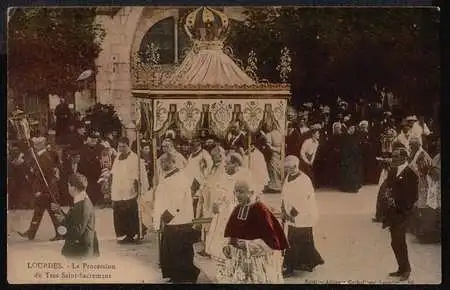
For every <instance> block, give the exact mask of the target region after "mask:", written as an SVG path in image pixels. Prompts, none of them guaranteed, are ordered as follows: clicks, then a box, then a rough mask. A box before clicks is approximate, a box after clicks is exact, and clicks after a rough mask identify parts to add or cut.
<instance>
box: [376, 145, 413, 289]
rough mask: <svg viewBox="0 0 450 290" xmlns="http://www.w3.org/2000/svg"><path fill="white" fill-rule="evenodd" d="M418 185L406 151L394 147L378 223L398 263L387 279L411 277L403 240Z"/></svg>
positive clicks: (406, 250) (403, 148)
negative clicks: (386, 233) (384, 230)
mask: <svg viewBox="0 0 450 290" xmlns="http://www.w3.org/2000/svg"><path fill="white" fill-rule="evenodd" d="M417 184H418V177H417V175H416V174H415V173H414V171H413V170H412V169H411V168H410V167H409V166H408V151H407V150H406V148H405V147H404V146H403V145H402V144H401V143H395V144H394V145H393V150H392V163H391V168H390V170H389V172H388V177H387V179H386V183H385V187H386V190H385V191H384V195H385V196H384V199H383V200H384V206H383V213H382V214H381V219H382V223H383V228H386V227H388V228H389V230H390V233H391V246H392V250H393V251H394V255H395V258H396V260H397V263H398V270H397V271H395V272H392V273H390V274H389V276H391V277H399V278H400V280H401V281H405V280H408V279H409V276H410V273H411V265H410V263H409V258H408V248H407V244H406V237H405V236H406V229H407V225H408V219H409V218H410V216H411V210H412V208H413V205H414V203H415V202H416V201H417V198H418V190H417V189H418V188H417Z"/></svg>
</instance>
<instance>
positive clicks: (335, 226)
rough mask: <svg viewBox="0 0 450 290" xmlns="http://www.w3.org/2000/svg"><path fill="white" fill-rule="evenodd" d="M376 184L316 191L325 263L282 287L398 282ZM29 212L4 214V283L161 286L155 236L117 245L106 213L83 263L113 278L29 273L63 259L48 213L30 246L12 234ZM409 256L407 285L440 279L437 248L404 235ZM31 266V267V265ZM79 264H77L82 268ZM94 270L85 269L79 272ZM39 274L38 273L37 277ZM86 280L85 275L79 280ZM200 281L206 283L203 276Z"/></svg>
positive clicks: (271, 198)
mask: <svg viewBox="0 0 450 290" xmlns="http://www.w3.org/2000/svg"><path fill="white" fill-rule="evenodd" d="M375 191H376V189H375V187H374V186H366V187H364V188H363V189H362V190H361V191H360V192H359V193H358V194H347V193H340V192H336V191H334V190H320V191H318V193H317V201H318V206H319V210H320V213H321V218H320V221H319V223H318V225H317V226H316V227H315V229H314V235H315V240H316V247H317V248H318V250H319V252H320V253H321V255H322V257H323V258H324V259H325V264H324V265H322V266H320V267H317V268H316V270H315V271H314V272H313V273H304V272H298V273H296V275H295V277H292V278H289V279H287V280H286V283H302V284H303V283H336V282H339V283H343V282H348V283H358V282H359V283H361V282H364V283H396V281H395V280H393V279H391V278H389V277H388V276H387V273H388V272H390V271H393V270H396V264H395V260H394V256H393V253H392V251H391V248H390V241H389V233H388V231H387V230H382V229H381V227H380V225H379V224H374V223H372V222H371V217H372V212H373V208H374V204H375V199H376V192H375ZM264 199H265V200H266V202H267V204H269V205H273V206H275V205H276V204H277V203H278V199H279V196H277V195H267V196H265V197H264ZM31 214H32V213H31V211H11V212H9V214H8V280H9V281H10V283H12V282H19V283H26V282H29V283H39V282H48V281H49V280H48V279H46V278H45V275H46V273H45V272H51V273H56V274H59V277H58V278H54V279H50V282H53V283H58V282H59V283H64V282H69V281H70V282H79V283H82V282H88V281H89V282H92V283H94V282H107V281H109V282H122V283H136V282H137V283H163V282H164V281H162V280H161V278H160V274H159V271H158V266H157V247H156V239H155V237H154V235H151V234H150V235H149V236H148V237H146V241H145V242H144V243H143V244H141V245H118V244H117V243H116V242H115V239H114V234H113V228H112V212H111V210H110V209H104V210H97V232H98V236H99V238H100V246H101V252H102V256H101V258H99V259H96V260H93V261H90V262H87V263H90V264H95V265H97V264H101V265H105V264H113V265H116V269H114V270H111V269H109V270H108V269H106V270H95V273H105V274H111V277H109V278H107V279H106V280H105V279H100V278H99V277H88V278H86V279H82V278H80V277H77V278H76V279H75V278H73V279H64V277H63V275H62V273H61V271H66V272H73V273H78V272H80V271H79V270H71V271H69V269H70V268H71V267H72V266H71V264H68V263H67V262H63V263H64V264H63V265H64V267H66V268H65V269H63V270H51V271H46V270H36V269H34V268H32V269H29V268H28V265H27V262H56V261H61V258H60V249H61V245H62V243H61V242H48V239H49V238H51V237H52V236H53V229H52V227H51V225H50V219H49V218H48V216H47V215H46V216H45V218H44V220H43V223H42V225H41V228H40V230H39V232H38V234H37V237H36V240H35V241H33V242H30V241H24V240H23V239H21V238H20V237H19V236H18V235H17V234H15V233H14V231H15V230H24V229H26V228H27V226H28V223H29V221H30V218H31ZM408 245H409V255H410V260H411V264H412V267H413V272H412V274H411V278H410V281H408V282H407V283H414V284H435V283H440V281H441V245H422V244H418V243H417V242H416V241H415V239H414V237H412V236H408ZM31 266H32V265H31ZM82 267H83V265H81V268H82ZM89 272H92V270H90V271H89V270H87V269H85V270H84V272H83V273H89ZM39 275H41V276H40V277H39ZM83 278H84V277H83ZM199 280H200V281H199V282H203V283H205V282H207V279H206V278H205V276H204V275H202V276H201V277H200V278H199Z"/></svg>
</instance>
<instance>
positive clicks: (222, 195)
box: [205, 172, 236, 259]
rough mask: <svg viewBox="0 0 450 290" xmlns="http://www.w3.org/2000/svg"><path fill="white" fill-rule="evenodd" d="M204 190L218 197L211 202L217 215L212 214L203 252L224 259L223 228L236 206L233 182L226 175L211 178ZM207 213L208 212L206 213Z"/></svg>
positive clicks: (218, 174)
mask: <svg viewBox="0 0 450 290" xmlns="http://www.w3.org/2000/svg"><path fill="white" fill-rule="evenodd" d="M211 177H212V178H211V179H209V181H208V183H207V186H206V187H205V189H208V190H210V191H212V192H213V193H214V195H213V196H216V197H218V198H217V199H215V200H214V201H212V202H215V203H217V204H218V206H219V213H218V214H212V221H211V224H210V226H209V229H208V233H207V234H206V239H205V251H206V253H208V254H209V255H211V256H212V257H217V258H221V259H223V258H225V257H224V255H223V251H222V249H223V246H224V244H225V241H226V240H225V238H224V234H225V227H226V225H227V222H228V219H229V217H230V215H231V213H232V212H233V209H234V207H235V206H236V202H235V198H234V196H233V186H234V182H233V181H232V180H230V178H229V177H228V176H227V175H226V174H220V173H219V172H217V175H214V176H211ZM207 212H208V211H207Z"/></svg>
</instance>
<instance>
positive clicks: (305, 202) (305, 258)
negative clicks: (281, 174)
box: [281, 155, 324, 277]
mask: <svg viewBox="0 0 450 290" xmlns="http://www.w3.org/2000/svg"><path fill="white" fill-rule="evenodd" d="M285 172H286V173H287V177H286V180H285V182H284V184H283V190H282V194H281V200H282V204H281V213H282V219H283V220H284V221H285V222H287V224H288V241H289V245H290V247H289V248H288V249H287V250H286V254H285V260H284V266H285V271H284V276H285V277H287V276H290V275H292V274H293V272H294V270H302V271H309V272H311V271H313V269H314V268H315V267H316V266H317V265H321V264H323V263H324V261H323V259H322V257H321V256H320V254H319V252H318V251H317V250H316V247H315V246H314V238H313V226H314V225H315V224H316V222H317V219H318V210H317V205H316V199H315V192H314V187H313V185H312V182H311V179H310V178H309V177H308V175H306V174H305V173H302V172H301V171H300V170H299V159H298V158H297V157H296V156H293V155H290V156H287V157H286V160H285Z"/></svg>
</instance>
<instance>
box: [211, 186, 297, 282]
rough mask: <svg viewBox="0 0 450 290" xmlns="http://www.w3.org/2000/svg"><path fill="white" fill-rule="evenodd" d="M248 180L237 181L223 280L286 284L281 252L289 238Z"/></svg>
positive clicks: (223, 266)
mask: <svg viewBox="0 0 450 290" xmlns="http://www.w3.org/2000/svg"><path fill="white" fill-rule="evenodd" d="M254 193H255V191H254V189H253V187H252V185H251V184H250V183H249V182H248V180H247V179H238V180H236V183H235V186H234V195H235V198H236V199H237V201H238V203H239V204H238V205H237V206H236V207H235V208H234V210H233V212H232V213H231V216H230V218H229V219H228V223H227V225H226V227H225V235H224V237H225V238H226V239H227V243H226V244H225V245H224V248H223V253H224V255H225V257H226V259H225V261H224V263H221V264H219V265H218V266H219V267H218V272H219V275H218V280H219V283H256V284H258V283H261V284H270V283H283V276H282V255H281V252H282V251H283V250H285V249H287V248H288V246H289V245H288V241H287V239H286V235H285V234H284V232H283V228H282V227H281V225H280V223H279V222H278V220H277V219H276V218H275V216H274V215H273V213H272V212H271V211H270V210H269V208H268V207H267V206H266V205H264V204H263V203H261V202H260V201H258V199H257V198H256V196H255V195H254Z"/></svg>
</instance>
